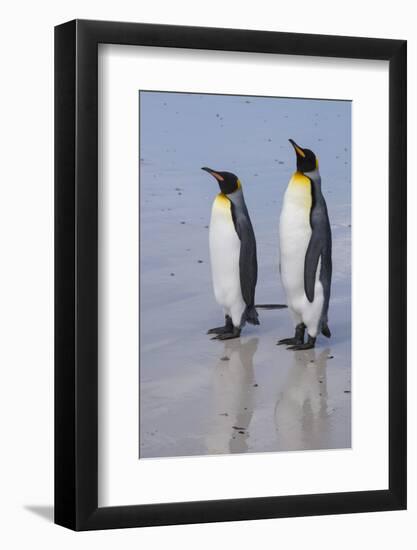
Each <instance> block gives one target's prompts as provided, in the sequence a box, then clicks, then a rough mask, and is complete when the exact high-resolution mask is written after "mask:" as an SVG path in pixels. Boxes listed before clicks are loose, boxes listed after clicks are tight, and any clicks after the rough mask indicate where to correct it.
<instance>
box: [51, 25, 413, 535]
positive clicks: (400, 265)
mask: <svg viewBox="0 0 417 550" xmlns="http://www.w3.org/2000/svg"><path fill="white" fill-rule="evenodd" d="M106 43H107V44H108V43H111V44H123V45H144V46H160V47H168V48H169V47H175V48H193V49H203V50H229V51H240V52H259V53H270V54H290V55H303V56H321V57H339V58H354V59H374V60H387V61H388V62H389V342H390V347H389V350H390V351H389V488H388V489H387V490H377V491H358V492H347V493H346V492H345V493H334V494H307V495H296V496H273V497H262V498H244V499H230V500H217V501H199V502H182V503H168V504H146V505H136V506H118V507H98V498H97V494H98V474H97V472H98V468H97V464H98V448H97V434H98V411H97V405H98V391H97V388H98V350H97V335H98V329H97V326H98V315H97V307H98V291H97V277H98V250H97V246H98V211H97V210H98V202H97V200H98V152H97V146H98V132H97V128H98V109H97V102H98V76H97V72H98V71H97V67H98V65H97V52H98V44H106ZM406 46H407V43H406V41H404V40H387V39H374V38H353V37H342V36H321V35H311V34H293V33H281V32H265V31H252V30H251V31H249V30H236V29H221V28H201V27H182V26H165V25H150V24H142V23H118V22H106V21H85V20H74V21H70V22H68V23H64V24H62V25H59V26H57V27H56V28H55V522H56V523H57V524H59V525H63V526H65V527H68V528H70V529H74V530H77V531H78V530H91V529H108V528H123V527H140V526H152V525H170V524H184V523H199V522H215V521H236V520H249V519H261V518H280V517H288V516H309V515H323V514H341V513H352V512H371V511H384V510H401V509H405V508H406V114H407V108H406ZM391 343H394V345H391Z"/></svg>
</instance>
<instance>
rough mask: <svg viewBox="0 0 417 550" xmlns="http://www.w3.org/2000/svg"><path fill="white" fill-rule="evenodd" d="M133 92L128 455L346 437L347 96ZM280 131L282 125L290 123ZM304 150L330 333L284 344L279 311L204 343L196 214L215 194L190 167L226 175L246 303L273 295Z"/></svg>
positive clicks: (330, 443) (215, 312) (286, 446)
mask: <svg viewBox="0 0 417 550" xmlns="http://www.w3.org/2000/svg"><path fill="white" fill-rule="evenodd" d="M268 101H270V100H257V99H254V98H244V97H230V98H227V102H226V103H225V99H224V97H220V98H219V97H218V96H199V95H195V96H185V95H183V94H175V95H174V94H150V93H147V94H143V93H142V94H141V113H142V119H141V136H140V142H141V150H140V165H141V171H140V176H141V178H140V194H141V226H140V230H141V235H140V243H141V251H140V259H141V266H140V273H141V280H140V291H141V292H140V313H141V324H140V345H141V347H140V437H139V440H140V450H139V454H140V457H141V458H150V457H170V456H171V457H172V456H193V455H207V454H219V453H245V452H263V451H295V450H305V449H335V448H346V447H350V444H351V424H350V414H351V410H350V405H351V394H350V389H351V385H350V381H351V364H350V362H351V354H350V345H351V341H350V321H351V315H350V246H351V227H350V223H351V222H350V104H349V103H348V102H335V101H326V102H319V101H303V102H301V104H302V105H301V106H300V102H299V101H298V102H297V101H291V100H275V101H276V103H275V104H274V105H273V106H271V104H269V103H268ZM289 128H291V130H292V132H291V133H290V130H289ZM288 137H293V138H294V139H296V140H297V142H299V143H300V144H301V145H304V146H305V147H310V148H312V149H313V150H315V151H316V152H317V155H318V157H319V160H320V169H321V174H322V179H323V193H324V195H325V197H326V200H327V204H328V209H329V215H330V221H331V226H332V234H333V264H334V266H333V270H334V275H333V285H332V298H331V302H330V311H329V326H330V329H331V331H332V338H331V339H330V340H327V339H325V338H324V337H320V338H319V339H318V341H317V347H316V349H315V350H308V351H299V352H293V351H287V350H286V349H285V347H283V346H277V345H276V341H277V340H278V339H279V338H283V337H287V336H291V335H292V331H293V329H292V324H291V321H290V318H289V314H288V311H287V310H285V309H283V310H272V311H265V310H259V314H260V322H261V325H260V326H259V327H254V326H250V325H249V326H246V327H245V328H244V329H243V331H242V337H241V338H240V339H237V340H231V341H228V342H220V341H212V340H210V337H209V336H207V335H206V331H207V329H209V328H211V327H213V326H217V325H219V324H221V322H222V320H223V317H222V312H221V309H220V308H219V306H218V305H217V304H216V302H215V300H214V296H213V291H212V286H211V273H210V263H209V250H208V223H209V219H210V210H211V204H212V201H213V199H214V196H215V194H216V193H217V192H218V189H217V188H216V185H215V183H214V182H213V181H212V178H209V176H208V175H207V174H205V173H204V172H202V171H201V170H200V167H201V166H204V165H208V166H212V167H213V168H216V169H224V170H230V171H233V172H235V173H236V174H238V176H239V177H240V179H241V181H242V184H243V190H244V194H245V198H246V203H247V206H248V209H249V212H250V215H251V219H252V223H253V225H254V230H255V234H256V238H257V245H258V263H259V279H258V285H257V293H256V294H257V296H256V301H257V303H285V296H284V293H283V290H282V287H281V284H280V280H279V274H278V219H279V213H280V209H281V201H282V196H283V193H284V190H285V187H286V185H287V183H288V180H289V177H290V175H291V173H292V172H293V171H294V169H295V166H294V165H295V158H294V154H293V151H292V150H291V148H290V146H289V144H288V142H287V139H288Z"/></svg>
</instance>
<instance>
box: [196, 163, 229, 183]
mask: <svg viewBox="0 0 417 550" xmlns="http://www.w3.org/2000/svg"><path fill="white" fill-rule="evenodd" d="M201 169H202V170H205V171H206V172H208V173H209V174H211V175H212V176H213V177H214V178H216V180H217V181H224V178H223V176H221V175H220V174H219V173H217V172H216V171H215V170H212V169H211V168H207V166H203V167H202V168H201Z"/></svg>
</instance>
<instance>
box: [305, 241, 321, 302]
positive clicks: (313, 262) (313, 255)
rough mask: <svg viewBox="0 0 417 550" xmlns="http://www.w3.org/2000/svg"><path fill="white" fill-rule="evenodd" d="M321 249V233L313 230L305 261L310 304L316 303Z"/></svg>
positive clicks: (306, 288)
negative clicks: (315, 290)
mask: <svg viewBox="0 0 417 550" xmlns="http://www.w3.org/2000/svg"><path fill="white" fill-rule="evenodd" d="M321 247H322V244H321V238H320V232H319V231H317V230H316V231H314V230H313V232H312V234H311V237H310V242H309V243H308V248H307V252H306V256H305V260H304V292H305V293H306V296H307V299H308V301H309V302H310V303H312V302H313V301H314V287H315V285H316V273H317V266H318V263H319V259H320V255H321Z"/></svg>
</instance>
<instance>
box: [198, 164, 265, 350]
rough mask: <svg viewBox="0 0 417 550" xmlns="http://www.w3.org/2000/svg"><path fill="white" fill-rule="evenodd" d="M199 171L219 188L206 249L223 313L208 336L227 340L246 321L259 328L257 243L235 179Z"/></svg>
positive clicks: (235, 336) (209, 169) (227, 174)
mask: <svg viewBox="0 0 417 550" xmlns="http://www.w3.org/2000/svg"><path fill="white" fill-rule="evenodd" d="M202 170H205V171H206V172H208V173H209V174H211V175H212V176H213V177H214V178H215V179H216V180H217V182H218V184H219V187H220V193H219V194H218V195H217V196H216V198H215V199H214V202H213V207H212V210H211V220H210V230H209V247H210V261H211V272H212V279H213V288H214V295H215V298H216V301H217V303H218V304H219V305H220V306H222V307H223V310H224V314H225V325H224V326H221V327H216V328H212V329H210V330H209V331H208V333H207V334H215V335H216V336H214V338H213V339H218V340H229V339H232V338H238V337H239V336H240V332H241V329H242V327H243V326H244V325H245V323H246V322H248V323H252V324H253V325H259V320H258V313H257V311H256V309H255V287H256V281H257V278H258V262H257V257H256V240H255V234H254V232H253V227H252V223H251V220H250V217H249V212H248V209H247V207H246V204H245V199H244V197H243V191H242V185H241V183H240V181H239V179H238V177H237V176H235V174H232V173H230V172H218V171H215V170H212V169H211V168H207V167H203V168H202Z"/></svg>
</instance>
